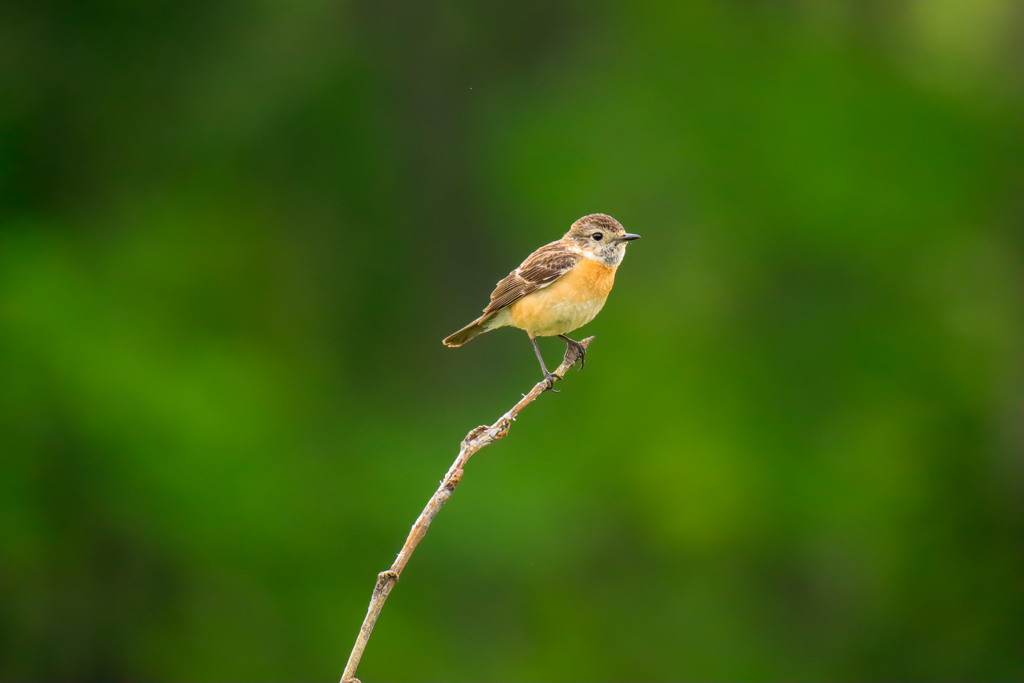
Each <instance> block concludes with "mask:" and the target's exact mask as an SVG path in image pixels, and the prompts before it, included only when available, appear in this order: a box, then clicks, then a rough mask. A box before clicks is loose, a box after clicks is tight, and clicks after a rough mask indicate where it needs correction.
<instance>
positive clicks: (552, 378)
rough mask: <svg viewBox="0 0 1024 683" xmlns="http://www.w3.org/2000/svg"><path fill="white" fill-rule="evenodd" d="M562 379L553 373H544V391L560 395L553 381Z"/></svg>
mask: <svg viewBox="0 0 1024 683" xmlns="http://www.w3.org/2000/svg"><path fill="white" fill-rule="evenodd" d="M559 379H562V376H561V375H559V374H556V373H554V372H546V371H545V372H544V381H545V382H547V386H546V387H544V391H551V392H553V393H556V394H559V393H561V392H560V391H559V390H558V389H555V380H559Z"/></svg>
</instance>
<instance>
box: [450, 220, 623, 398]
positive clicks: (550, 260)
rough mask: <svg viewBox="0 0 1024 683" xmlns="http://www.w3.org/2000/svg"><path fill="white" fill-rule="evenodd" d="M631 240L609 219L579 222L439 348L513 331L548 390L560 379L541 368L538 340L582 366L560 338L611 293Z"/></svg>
mask: <svg viewBox="0 0 1024 683" xmlns="http://www.w3.org/2000/svg"><path fill="white" fill-rule="evenodd" d="M635 239H640V235H634V234H632V233H628V232H626V231H625V230H624V229H623V227H622V226H621V225H620V224H619V222H618V221H617V220H615V219H614V218H612V217H611V216H607V215H605V214H603V213H592V214H590V215H589V216H584V217H583V218H580V219H579V220H578V221H576V222H575V223H573V224H572V227H571V228H569V232H567V233H565V235H564V236H563V237H562V239H560V240H558V241H557V242H552V243H551V244H546V245H544V246H543V247H541V248H540V249H538V250H537V251H535V252H533V253H532V254H530V255H529V256H528V257H527V258H526V260H525V261H523V263H522V265H520V266H519V267H518V268H516V269H515V270H513V271H512V272H511V273H509V274H508V277H506V278H505V279H504V280H502V281H501V282H499V283H498V284H497V286H496V287H495V288H494V291H493V292H491V303H490V304H488V305H487V308H485V309H484V313H483V315H481V316H480V317H479V318H477V319H476V320H474V321H473V322H471V323H470V324H469V325H466V326H465V327H463V328H462V329H461V330H459V331H458V332H456V333H455V334H453V335H451V336H450V337H448V338H447V339H445V340H444V344H445V345H446V346H462V345H463V344H465V343H466V342H468V341H469V340H470V339H472V338H473V337H476V336H477V335H479V334H483V333H484V332H489V331H491V330H493V329H495V328H498V327H505V326H506V325H511V326H512V327H518V328H519V329H521V330H525V331H526V334H527V335H529V337H530V343H531V344H533V350H534V352H535V353H536V354H537V360H538V361H540V368H541V370H543V371H544V377H545V378H546V379H547V381H548V388H549V389H551V388H553V387H554V384H555V380H556V379H561V377H560V376H559V375H555V374H552V373H551V372H549V371H548V369H547V367H546V366H545V365H544V357H543V356H541V353H540V347H539V346H537V337H554V336H558V337H561V338H562V339H564V340H565V343H566V345H567V347H566V352H568V350H569V348H575V349H576V351H577V354H578V355H579V357H580V360H581V361H583V362H585V359H584V356H585V355H586V349H585V348H584V347H583V345H582V344H580V343H579V342H578V341H576V340H574V339H569V337H567V336H565V335H566V334H567V333H568V332H572V331H573V330H575V329H576V328H577V327H582V326H583V325H586V324H587V323H589V322H590V321H591V320H593V319H594V316H596V315H597V314H598V313H599V312H600V310H601V307H602V306H604V302H605V300H606V299H607V298H608V293H609V292H611V291H612V285H613V284H614V282H615V271H616V269H618V267H619V264H620V263H622V258H623V257H624V256H625V255H626V244H627V243H629V242H631V241H632V240H635ZM580 367H582V365H581V366H580Z"/></svg>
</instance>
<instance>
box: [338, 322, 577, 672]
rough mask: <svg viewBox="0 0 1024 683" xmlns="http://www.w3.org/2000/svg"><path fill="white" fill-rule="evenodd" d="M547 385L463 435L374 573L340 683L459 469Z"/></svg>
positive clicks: (573, 356) (568, 358)
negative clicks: (389, 558)
mask: <svg viewBox="0 0 1024 683" xmlns="http://www.w3.org/2000/svg"><path fill="white" fill-rule="evenodd" d="M593 340H594V338H593V337H587V338H586V339H584V340H583V341H581V342H580V344H581V345H582V347H583V349H584V351H585V350H586V348H587V347H588V346H590V342H592V341H593ZM578 360H580V356H579V355H578V354H577V352H576V349H575V348H574V347H572V346H570V347H569V348H568V349H567V350H566V352H565V358H564V359H563V360H562V364H561V365H559V366H558V368H557V369H556V370H555V375H559V376H564V375H565V373H566V372H567V371H568V370H569V368H571V367H572V366H573V365H575V364H576V361H578ZM547 388H548V382H547V380H542V381H540V382H538V383H537V384H536V386H534V387H533V389H531V390H530V393H528V394H526V395H525V396H523V398H522V400H521V401H519V402H518V403H516V404H515V405H514V406H512V409H511V410H509V411H508V412H507V413H505V414H504V415H502V416H501V417H500V418H498V421H497V422H495V423H494V424H492V425H490V426H488V425H480V426H479V427H477V428H476V429H473V430H472V431H470V432H469V434H467V435H466V438H465V439H463V441H462V445H461V447H460V449H459V456H458V457H457V458H455V462H453V463H452V466H451V467H450V468H448V474H446V475H444V479H442V480H441V485H440V486H439V487H438V489H437V491H435V492H434V495H433V496H431V497H430V500H429V501H428V502H427V506H426V507H425V508H423V512H421V513H420V516H419V518H418V519H417V520H416V523H415V524H413V525H412V530H410V531H409V537H408V538H407V539H405V545H403V546H402V551H401V552H400V553H398V558H397V559H395V563H394V564H393V565H391V568H390V569H386V570H384V571H382V572H381V573H380V574H378V575H377V585H375V586H374V587H373V595H372V596H371V597H370V609H369V610H367V612H366V618H365V619H363V626H362V628H360V629H359V636H358V637H357V638H356V644H355V646H354V647H353V648H352V654H351V655H349V658H348V664H346V665H345V673H343V674H342V676H341V683H359V679H358V678H356V677H355V676H356V669H357V668H358V667H359V660H360V659H362V657H363V650H365V649H366V644H367V643H368V642H369V640H370V634H371V633H372V632H373V627H374V625H375V624H376V623H377V617H378V616H380V611H381V609H382V608H383V607H384V601H385V600H387V599H388V595H390V594H391V589H392V588H394V587H395V584H396V583H397V582H398V578H399V577H400V576H401V575H402V570H403V569H405V565H406V564H407V563H408V562H409V558H410V557H411V556H412V553H413V551H414V550H416V546H417V545H419V542H420V541H421V540H423V537H424V536H425V535H426V533H427V529H428V528H429V527H430V523H431V522H432V521H434V517H435V516H437V513H438V512H440V510H441V507H442V506H443V505H444V504H445V503H447V502H448V499H449V498H451V495H452V492H454V491H455V487H456V486H458V485H459V482H460V481H461V480H462V468H463V467H465V466H466V462H468V461H469V459H470V458H471V457H472V456H473V454H474V453H476V452H477V451H478V450H480V449H481V448H483V447H484V446H487V445H488V444H492V443H494V442H495V441H497V440H498V439H500V438H502V437H504V436H505V435H506V434H508V430H509V427H511V426H512V422H513V420H515V419H516V415H518V414H519V411H521V410H522V409H523V408H525V407H526V406H528V405H530V404H531V403H533V401H534V400H535V399H536V398H537V397H538V396H540V395H541V394H542V393H544V390H545V389H547Z"/></svg>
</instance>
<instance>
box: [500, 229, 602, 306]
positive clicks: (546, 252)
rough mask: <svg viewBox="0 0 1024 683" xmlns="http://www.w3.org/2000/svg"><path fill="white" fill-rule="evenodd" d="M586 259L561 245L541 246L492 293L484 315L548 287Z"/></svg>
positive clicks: (559, 243)
mask: <svg viewBox="0 0 1024 683" xmlns="http://www.w3.org/2000/svg"><path fill="white" fill-rule="evenodd" d="M582 258H583V256H581V255H580V254H578V253H576V252H572V251H569V250H568V249H566V248H565V245H564V244H563V243H561V242H552V243H551V244H548V245H545V246H543V247H541V248H540V249H538V250H537V251H535V252H533V253H532V254H530V255H529V256H528V257H527V259H526V260H525V261H523V263H522V265H520V266H519V267H518V268H516V269H515V270H513V271H512V272H511V273H509V274H508V277H506V278H505V279H504V280H502V281H501V282H499V283H498V284H497V286H496V287H495V288H494V291H493V292H491V303H489V304H488V305H487V308H485V309H484V314H485V315H487V314H490V313H497V312H498V311H500V310H501V309H503V308H505V307H506V306H508V305H510V304H513V303H515V302H516V301H519V300H520V299H522V298H523V297H524V296H526V295H527V294H530V293H532V292H536V291H537V290H538V289H541V288H542V287H547V286H548V285H550V284H551V283H552V282H554V281H555V280H557V279H558V278H560V277H562V276H563V275H565V274H566V273H567V272H569V270H571V269H572V267H573V266H575V265H576V264H577V263H579V262H580V259H582Z"/></svg>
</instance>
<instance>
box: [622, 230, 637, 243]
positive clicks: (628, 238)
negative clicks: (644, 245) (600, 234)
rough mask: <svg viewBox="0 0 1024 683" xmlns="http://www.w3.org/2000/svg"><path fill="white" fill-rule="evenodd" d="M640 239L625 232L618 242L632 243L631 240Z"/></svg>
mask: <svg viewBox="0 0 1024 683" xmlns="http://www.w3.org/2000/svg"><path fill="white" fill-rule="evenodd" d="M638 239H640V235H634V234H633V233H631V232H627V233H626V234H625V235H623V236H622V237H620V238H619V241H620V242H632V241H633V240H638Z"/></svg>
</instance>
